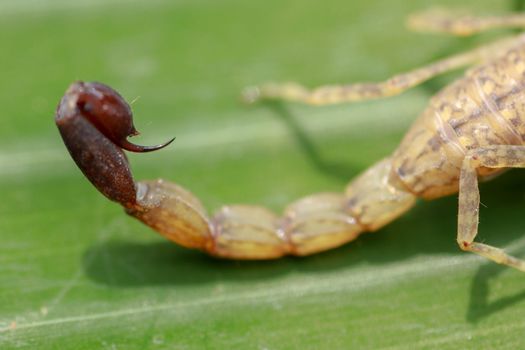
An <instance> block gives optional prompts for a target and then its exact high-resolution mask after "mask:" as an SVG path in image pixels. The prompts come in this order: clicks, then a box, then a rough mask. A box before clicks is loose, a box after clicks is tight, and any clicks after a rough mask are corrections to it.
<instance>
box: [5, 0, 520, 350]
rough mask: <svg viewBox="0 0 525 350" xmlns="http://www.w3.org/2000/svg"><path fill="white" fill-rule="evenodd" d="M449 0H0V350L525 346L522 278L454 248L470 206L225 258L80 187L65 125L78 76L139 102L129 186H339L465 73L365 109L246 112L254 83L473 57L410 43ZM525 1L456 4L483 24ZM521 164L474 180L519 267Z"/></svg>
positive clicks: (268, 191)
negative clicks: (462, 213)
mask: <svg viewBox="0 0 525 350" xmlns="http://www.w3.org/2000/svg"><path fill="white" fill-rule="evenodd" d="M438 3H439V5H441V6H446V5H449V6H451V5H454V4H455V3H456V1H452V0H446V1H439V2H438V1H423V0H420V1H417V0H410V1H404V2H402V3H400V2H394V1H387V0H370V1H363V2H361V1H352V2H351V1H343V0H328V1H327V0H324V1H308V2H307V1H304V0H288V1H278V0H268V1H246V0H223V1H218V0H201V1H198V0H196V1H183V0H177V1H168V0H154V1H144V2H135V1H118V0H110V1H99V0H80V1H65V0H54V1H46V2H37V1H29V0H26V1H22V0H4V1H2V3H0V18H1V20H0V32H1V33H2V36H1V38H0V42H1V44H2V55H0V67H1V68H0V69H1V72H2V79H0V92H1V93H0V102H1V103H0V104H1V106H2V110H1V115H2V117H1V118H0V140H2V141H1V142H2V147H1V150H0V194H1V199H2V200H1V202H0V238H1V242H2V243H1V244H0V348H2V349H19V348H31V349H35V348H38V349H57V348H60V349H65V348H74V349H93V348H104V349H105V348H107V349H174V348H176V349H179V348H180V349H202V348H224V349H237V348H239V349H246V348H256V349H297V348H300V349H319V348H325V349H334V348H339V349H349V348H351V349H364V348H370V349H379V348H388V349H412V348H425V349H457V348H473V349H494V348H498V349H503V348H508V349H517V348H521V347H522V346H523V339H524V338H523V328H524V327H525V321H523V320H524V319H525V311H523V310H525V285H524V283H523V280H524V276H525V275H523V274H522V273H520V272H517V271H514V270H511V269H507V268H501V267H498V266H497V265H495V264H493V263H490V262H487V261H485V260H484V259H482V258H479V257H476V256H474V255H472V254H467V253H463V252H461V251H459V249H458V248H457V246H456V243H455V225H456V217H457V214H456V210H457V209H456V198H455V197H454V196H453V197H449V198H444V199H439V200H436V201H433V202H428V203H423V202H421V203H419V204H418V205H417V206H416V208H415V209H413V210H412V211H411V212H410V213H408V214H407V215H405V216H404V217H402V218H401V219H399V220H398V221H396V222H395V223H393V224H391V225H389V226H388V227H386V228H384V229H382V230H380V231H379V232H377V233H374V234H365V235H363V236H362V237H360V238H359V239H358V240H356V241H354V242H352V243H350V244H348V245H345V246H344V247H341V248H339V249H336V250H334V251H330V252H326V253H323V254H318V255H314V256H311V257H305V258H285V259H281V260H276V261H269V262H237V261H224V260H218V259H213V258H210V257H207V256H204V255H203V254H202V253H200V252H197V251H190V250H185V249H182V248H179V247H176V246H174V245H172V244H171V243H169V242H167V241H165V240H164V239H163V238H161V237H160V236H158V235H156V234H155V233H154V232H152V231H151V230H150V229H149V228H147V227H145V226H143V225H142V224H140V223H139V222H137V221H135V220H133V219H131V218H130V217H127V216H126V215H125V214H124V213H123V212H122V210H121V208H119V207H118V206H117V205H115V204H114V203H110V202H108V201H107V200H106V199H105V198H103V197H102V196H101V195H100V194H99V193H97V192H96V190H95V189H94V188H92V187H91V185H90V184H89V183H88V182H87V181H86V180H85V179H84V178H83V176H82V175H81V173H80V171H79V170H78V169H76V167H75V165H74V163H73V162H72V161H71V159H70V157H69V155H68V154H67V151H66V150H65V147H64V146H63V145H62V143H61V140H60V137H59V135H58V132H57V130H56V128H55V126H54V125H53V124H54V123H53V114H54V108H55V106H56V104H57V102H58V100H59V98H60V96H61V95H62V94H63V92H64V91H65V89H66V88H67V86H68V84H70V83H71V82H72V81H73V80H75V79H81V80H88V81H89V80H98V81H102V82H105V83H108V84H109V85H111V86H113V87H115V88H116V89H117V90H119V91H121V92H122V94H123V95H124V96H125V97H126V98H127V99H128V100H133V99H135V98H137V97H140V98H139V99H138V100H137V101H136V102H135V103H134V104H133V108H134V112H135V122H136V125H137V128H138V129H139V130H140V131H141V132H142V135H144V136H141V137H140V138H138V139H137V140H134V141H136V142H137V143H144V144H154V143H159V142H161V141H164V140H166V139H167V138H168V137H171V136H176V137H177V139H176V141H175V143H174V144H173V145H172V146H170V148H169V149H167V150H163V151H160V152H156V153H152V154H148V155H130V160H131V162H132V166H133V169H134V172H135V175H136V178H138V179H142V178H157V177H163V178H166V179H169V180H173V181H176V182H178V183H180V184H182V185H183V186H185V187H187V188H189V189H191V190H192V191H193V192H194V193H195V194H196V195H197V196H199V197H200V198H201V199H202V200H203V202H204V203H205V205H206V206H207V207H208V208H209V209H210V210H214V209H217V208H218V207H219V206H220V205H221V204H223V203H244V202H245V203H256V204H262V205H265V206H268V207H270V208H271V209H273V210H276V211H281V210H282V209H283V207H284V206H285V205H286V204H287V203H289V202H291V201H293V200H295V199H296V198H298V197H301V196H304V195H307V194H309V193H314V192H319V191H342V189H343V188H344V186H345V184H346V183H347V182H348V181H349V180H350V179H351V178H353V177H354V176H356V175H357V174H358V173H359V172H361V171H362V170H364V169H365V168H366V167H367V166H369V165H371V164H372V163H373V162H375V161H376V160H379V159H381V158H382V157H384V156H386V155H388V154H389V153H390V152H392V151H393V150H394V149H395V147H396V145H397V144H398V142H399V140H400V139H401V137H402V135H403V133H404V132H405V130H406V129H407V128H408V126H409V125H410V123H411V122H412V121H413V120H414V119H415V118H416V116H417V115H418V113H419V112H420V111H421V110H422V109H423V108H424V106H425V104H426V103H427V101H428V99H429V98H430V97H431V96H432V94H434V93H435V92H436V90H437V88H439V87H440V86H442V85H444V84H446V83H447V82H449V81H450V79H452V78H453V77H455V76H457V73H454V74H449V75H446V76H445V77H441V78H437V79H434V80H433V81H432V82H430V83H428V84H425V85H424V86H422V87H418V88H416V89H413V90H412V91H409V92H407V93H405V94H403V95H401V96H398V97H395V98H391V99H388V100H382V101H372V102H365V103H358V104H353V105H341V106H333V107H323V108H313V107H306V106H300V105H296V104H263V105H258V106H254V107H247V106H243V105H242V104H241V103H239V99H238V96H239V92H240V91H241V90H242V88H243V87H245V86H247V85H252V84H257V83H262V82H265V81H289V80H295V81H299V82H302V83H304V84H307V85H309V86H315V85H319V84H323V83H338V82H340V83H343V82H350V81H373V80H380V79H384V78H386V77H388V76H390V75H392V74H394V73H398V72H402V71H406V70H409V69H411V68H414V67H417V66H420V65H423V64H424V63H427V62H430V61H432V60H434V59H436V58H439V57H444V56H446V55H447V54H450V53H453V52H458V51H461V50H463V49H466V48H469V47H474V46H475V45H478V44H480V43H482V42H486V41H488V40H490V39H491V38H494V37H495V36H499V35H501V34H503V33H502V32H496V33H491V34H487V35H480V36H476V37H474V38H467V39H459V38H452V37H447V36H437V35H428V36H427V35H422V34H414V33H410V32H408V31H407V30H405V29H404V28H403V20H404V17H405V16H406V15H407V14H409V13H410V12H413V11H415V10H418V9H419V10H420V9H424V8H427V7H429V6H431V5H436V4H438ZM518 3H519V2H517V1H514V3H513V4H511V2H494V1H489V0H483V1H480V0H478V1H474V0H468V1H463V2H462V6H464V7H466V8H471V9H473V10H474V12H476V13H501V12H505V11H508V10H510V9H511V5H513V6H515V7H519V5H518ZM522 175H523V173H522V172H519V171H512V172H510V173H508V174H506V175H504V176H502V177H501V178H500V179H498V180H496V181H493V182H490V183H487V184H484V185H483V186H482V189H481V191H482V201H483V203H484V204H485V207H483V208H482V209H481V226H480V227H481V232H480V235H481V240H483V241H485V240H486V241H487V242H491V243H492V244H494V245H496V246H498V247H502V248H505V249H508V250H509V251H513V252H515V253H516V254H518V255H520V254H521V255H524V251H525V240H524V239H523V233H524V232H523V228H522V227H523V223H522V222H521V217H520V214H519V213H521V212H522V211H523V208H524V204H525V203H524V202H525V197H524V193H525V184H524V183H523V181H522V178H521V177H522Z"/></svg>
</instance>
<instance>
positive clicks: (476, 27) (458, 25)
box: [407, 9, 525, 36]
mask: <svg viewBox="0 0 525 350" xmlns="http://www.w3.org/2000/svg"><path fill="white" fill-rule="evenodd" d="M407 26H408V27H409V28H410V29H412V30H415V31H418V32H432V33H447V34H452V35H457V36H468V35H472V34H476V33H480V32H483V31H487V30H491V29H496V28H525V14H522V13H516V14H508V15H503V16H485V17H476V16H472V15H469V14H464V13H460V12H454V11H450V10H445V9H431V10H427V11H423V12H419V13H415V14H414V15H412V16H410V17H409V18H408V20H407Z"/></svg>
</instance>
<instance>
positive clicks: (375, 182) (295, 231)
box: [127, 159, 415, 260]
mask: <svg viewBox="0 0 525 350" xmlns="http://www.w3.org/2000/svg"><path fill="white" fill-rule="evenodd" d="M390 177H391V175H390V160H389V159H385V160H383V161H381V162H379V163H377V164H376V165H375V166H373V167H372V168H370V169H369V170H367V171H366V172H365V173H363V174H362V175H361V176H359V177H358V178H357V179H356V180H355V181H353V182H352V183H351V184H350V185H349V186H348V188H347V189H346V193H345V194H344V195H343V194H337V193H320V194H314V195H311V196H308V197H305V198H302V199H300V200H298V201H296V202H294V203H292V204H291V205H289V206H288V207H287V208H286V209H285V211H284V215H283V216H282V217H278V216H277V215H275V214H274V213H272V212H271V211H269V210H267V209H265V208H263V207H258V206H248V205H232V206H225V207H223V208H221V209H220V210H219V211H218V212H217V213H216V214H215V216H214V217H213V218H209V217H208V215H207V214H206V211H205V209H204V208H203V206H202V205H201V203H200V202H199V200H198V199H197V198H196V197H195V196H194V195H193V194H191V193H190V192H188V191H186V190H185V189H183V188H182V187H180V186H178V185H175V184H172V183H169V182H166V181H164V180H156V181H142V182H139V183H138V184H137V205H136V206H134V207H133V208H131V209H127V212H128V214H130V215H132V216H135V217H136V218H137V219H139V220H141V221H142V222H144V223H145V224H146V225H148V226H150V227H152V228H154V229H156V230H157V231H159V232H160V233H161V234H162V235H163V236H165V237H166V238H168V239H170V240H172V241H174V242H176V243H178V244H180V245H182V246H184V247H188V248H196V249H200V250H203V251H206V252H207V253H209V254H210V255H214V256H219V257H224V258H231V259H250V260H262V259H274V258H278V257H281V256H284V255H309V254H314V253H317V252H321V251H324V250H328V249H331V248H335V247H338V246H341V245H343V244H345V243H347V242H349V241H352V240H354V239H355V238H356V237H357V236H358V235H359V234H360V233H362V232H363V231H373V230H377V229H379V228H380V227H382V226H384V225H385V224H387V223H388V222H390V221H392V220H394V219H395V218H397V217H398V216H399V215H401V214H402V213H404V212H405V211H407V210H408V209H410V208H411V207H412V205H413V204H414V202H415V196H414V195H412V194H410V193H408V192H405V191H403V190H402V189H400V188H399V187H397V185H396V184H394V183H393V182H392V181H391V180H390Z"/></svg>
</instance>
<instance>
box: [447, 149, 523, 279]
mask: <svg viewBox="0 0 525 350" xmlns="http://www.w3.org/2000/svg"><path fill="white" fill-rule="evenodd" d="M480 167H487V168H524V167H525V146H512V145H499V146H489V147H484V148H479V149H474V150H471V151H469V153H468V154H467V156H466V157H465V159H464V161H463V165H462V168H461V176H460V182H459V213H458V237H457V241H458V244H459V246H460V247H461V249H463V250H466V251H470V252H473V253H476V254H479V255H482V256H484V257H486V258H488V259H491V260H493V261H495V262H497V263H499V264H503V265H508V266H511V267H514V268H516V269H518V270H521V271H525V261H523V260H520V259H517V258H515V257H512V256H510V255H508V254H506V253H505V252H504V251H503V250H501V249H499V248H496V247H493V246H490V245H487V244H483V243H477V242H474V239H475V238H476V235H477V234H478V218H479V189H478V177H477V172H476V169H478V168H480Z"/></svg>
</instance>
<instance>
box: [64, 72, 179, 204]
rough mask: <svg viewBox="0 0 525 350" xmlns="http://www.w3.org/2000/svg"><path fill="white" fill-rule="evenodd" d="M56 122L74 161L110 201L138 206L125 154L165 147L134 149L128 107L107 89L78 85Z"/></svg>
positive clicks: (71, 90)
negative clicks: (125, 151)
mask: <svg viewBox="0 0 525 350" xmlns="http://www.w3.org/2000/svg"><path fill="white" fill-rule="evenodd" d="M55 122H56V124H57V127H58V129H59V131H60V134H61V136H62V139H63V140H64V144H65V145H66V147H67V149H68V151H69V153H70V154H71V157H72V158H73V160H74V161H75V163H76V164H77V165H78V167H79V168H80V170H82V172H83V173H84V175H85V176H86V177H87V178H88V179H89V181H91V183H92V184H93V185H94V186H95V187H96V188H97V189H98V190H99V191H100V192H101V193H102V194H104V195H105V196H106V197H108V198H109V199H111V200H113V201H116V202H119V203H120V204H122V205H123V206H125V207H128V208H130V207H133V206H134V204H135V201H136V199H135V198H136V189H135V183H134V181H133V176H132V175H131V170H130V168H129V164H128V161H127V158H126V155H125V154H124V152H123V151H122V149H125V150H128V151H131V152H151V151H155V150H158V149H161V148H164V147H166V146H167V145H169V144H170V143H171V142H173V140H174V138H173V139H171V140H169V141H168V142H166V143H164V144H161V145H157V146H140V145H135V144H133V143H131V142H129V141H128V140H127V138H128V137H129V136H134V135H137V134H138V132H137V130H136V129H135V127H134V126H133V115H132V113H131V108H130V107H129V105H128V103H127V102H126V101H125V100H124V99H123V98H122V96H120V95H119V94H118V93H117V92H116V91H115V90H113V89H112V88H110V87H109V86H107V85H104V84H100V83H96V82H91V83H86V82H75V83H73V84H71V86H70V87H69V88H68V90H67V91H66V93H65V95H64V96H63V97H62V99H61V100H60V103H59V105H58V107H57V111H56V116H55Z"/></svg>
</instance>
